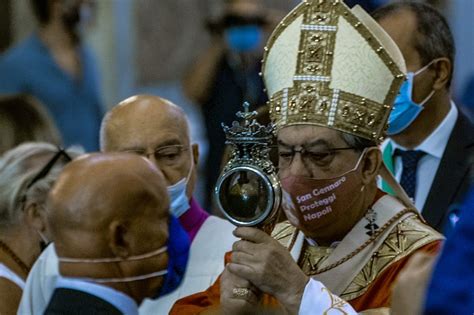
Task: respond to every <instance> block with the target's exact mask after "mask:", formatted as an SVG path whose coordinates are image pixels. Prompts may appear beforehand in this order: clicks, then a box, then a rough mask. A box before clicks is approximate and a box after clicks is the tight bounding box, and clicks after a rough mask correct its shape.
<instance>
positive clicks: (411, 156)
mask: <svg viewBox="0 0 474 315" xmlns="http://www.w3.org/2000/svg"><path fill="white" fill-rule="evenodd" d="M425 154H426V153H425V152H423V151H414V150H409V151H404V150H400V149H396V150H395V156H400V157H401V158H402V164H403V170H402V178H401V179H400V185H402V187H403V189H405V192H406V193H407V194H408V196H409V197H410V198H411V199H412V200H415V191H416V170H417V168H418V162H419V161H420V159H421V158H422V157H423V156H424V155H425Z"/></svg>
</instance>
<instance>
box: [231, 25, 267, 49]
mask: <svg viewBox="0 0 474 315" xmlns="http://www.w3.org/2000/svg"><path fill="white" fill-rule="evenodd" d="M224 37H225V40H226V42H227V45H228V46H229V48H230V49H231V50H233V51H235V52H238V53H244V52H250V51H253V50H255V49H257V48H258V47H259V45H260V43H261V42H262V39H263V31H262V28H261V27H260V26H258V25H240V26H232V27H229V28H227V29H226V30H225V31H224Z"/></svg>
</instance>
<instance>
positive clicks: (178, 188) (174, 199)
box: [167, 149, 194, 218]
mask: <svg viewBox="0 0 474 315" xmlns="http://www.w3.org/2000/svg"><path fill="white" fill-rule="evenodd" d="M189 151H190V152H191V166H190V168H189V173H188V175H187V176H186V177H184V178H182V179H181V180H180V181H178V182H177V183H176V184H174V185H171V186H168V187H167V189H168V196H169V198H170V213H171V214H173V215H174V216H175V217H177V218H179V217H180V216H182V215H183V214H184V213H185V212H186V211H188V209H189V200H188V196H187V195H186V188H187V187H188V182H189V179H190V178H191V173H192V171H193V168H194V163H193V156H192V150H191V149H190V150H189Z"/></svg>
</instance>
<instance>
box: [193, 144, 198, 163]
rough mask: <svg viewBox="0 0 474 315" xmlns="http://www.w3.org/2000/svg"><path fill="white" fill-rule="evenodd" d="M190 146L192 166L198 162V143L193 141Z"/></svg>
mask: <svg viewBox="0 0 474 315" xmlns="http://www.w3.org/2000/svg"><path fill="white" fill-rule="evenodd" d="M192 148H193V162H194V166H197V165H198V163H199V145H198V144H197V143H193V145H192Z"/></svg>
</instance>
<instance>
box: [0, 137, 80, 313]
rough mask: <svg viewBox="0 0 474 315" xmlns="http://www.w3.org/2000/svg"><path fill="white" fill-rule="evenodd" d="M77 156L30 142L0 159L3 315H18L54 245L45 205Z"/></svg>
mask: <svg viewBox="0 0 474 315" xmlns="http://www.w3.org/2000/svg"><path fill="white" fill-rule="evenodd" d="M77 156H78V153H77V152H75V151H71V150H68V151H67V152H66V151H63V150H59V151H58V149H57V148H56V147H55V146H54V145H52V144H48V143H25V144H22V145H20V146H18V147H16V148H14V149H11V150H9V151H7V152H6V153H5V154H4V155H3V156H2V157H1V159H0V291H1V292H2V299H1V301H0V313H2V314H3V313H5V314H13V313H15V314H16V311H17V308H18V304H19V302H20V298H21V295H22V290H23V287H24V285H25V281H26V277H27V276H28V273H29V271H30V268H31V266H32V265H33V263H34V261H35V260H36V258H37V257H38V256H39V255H40V253H41V251H42V250H43V249H44V248H45V247H46V245H47V243H48V242H49V240H50V239H51V238H50V234H49V230H48V228H47V224H46V219H45V216H46V214H45V203H46V196H47V194H48V191H49V190H50V189H51V187H52V185H53V183H54V181H55V180H56V178H57V176H58V174H59V172H60V171H61V169H62V168H63V167H64V165H65V164H66V163H68V162H69V161H70V160H71V159H72V158H74V157H77Z"/></svg>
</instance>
